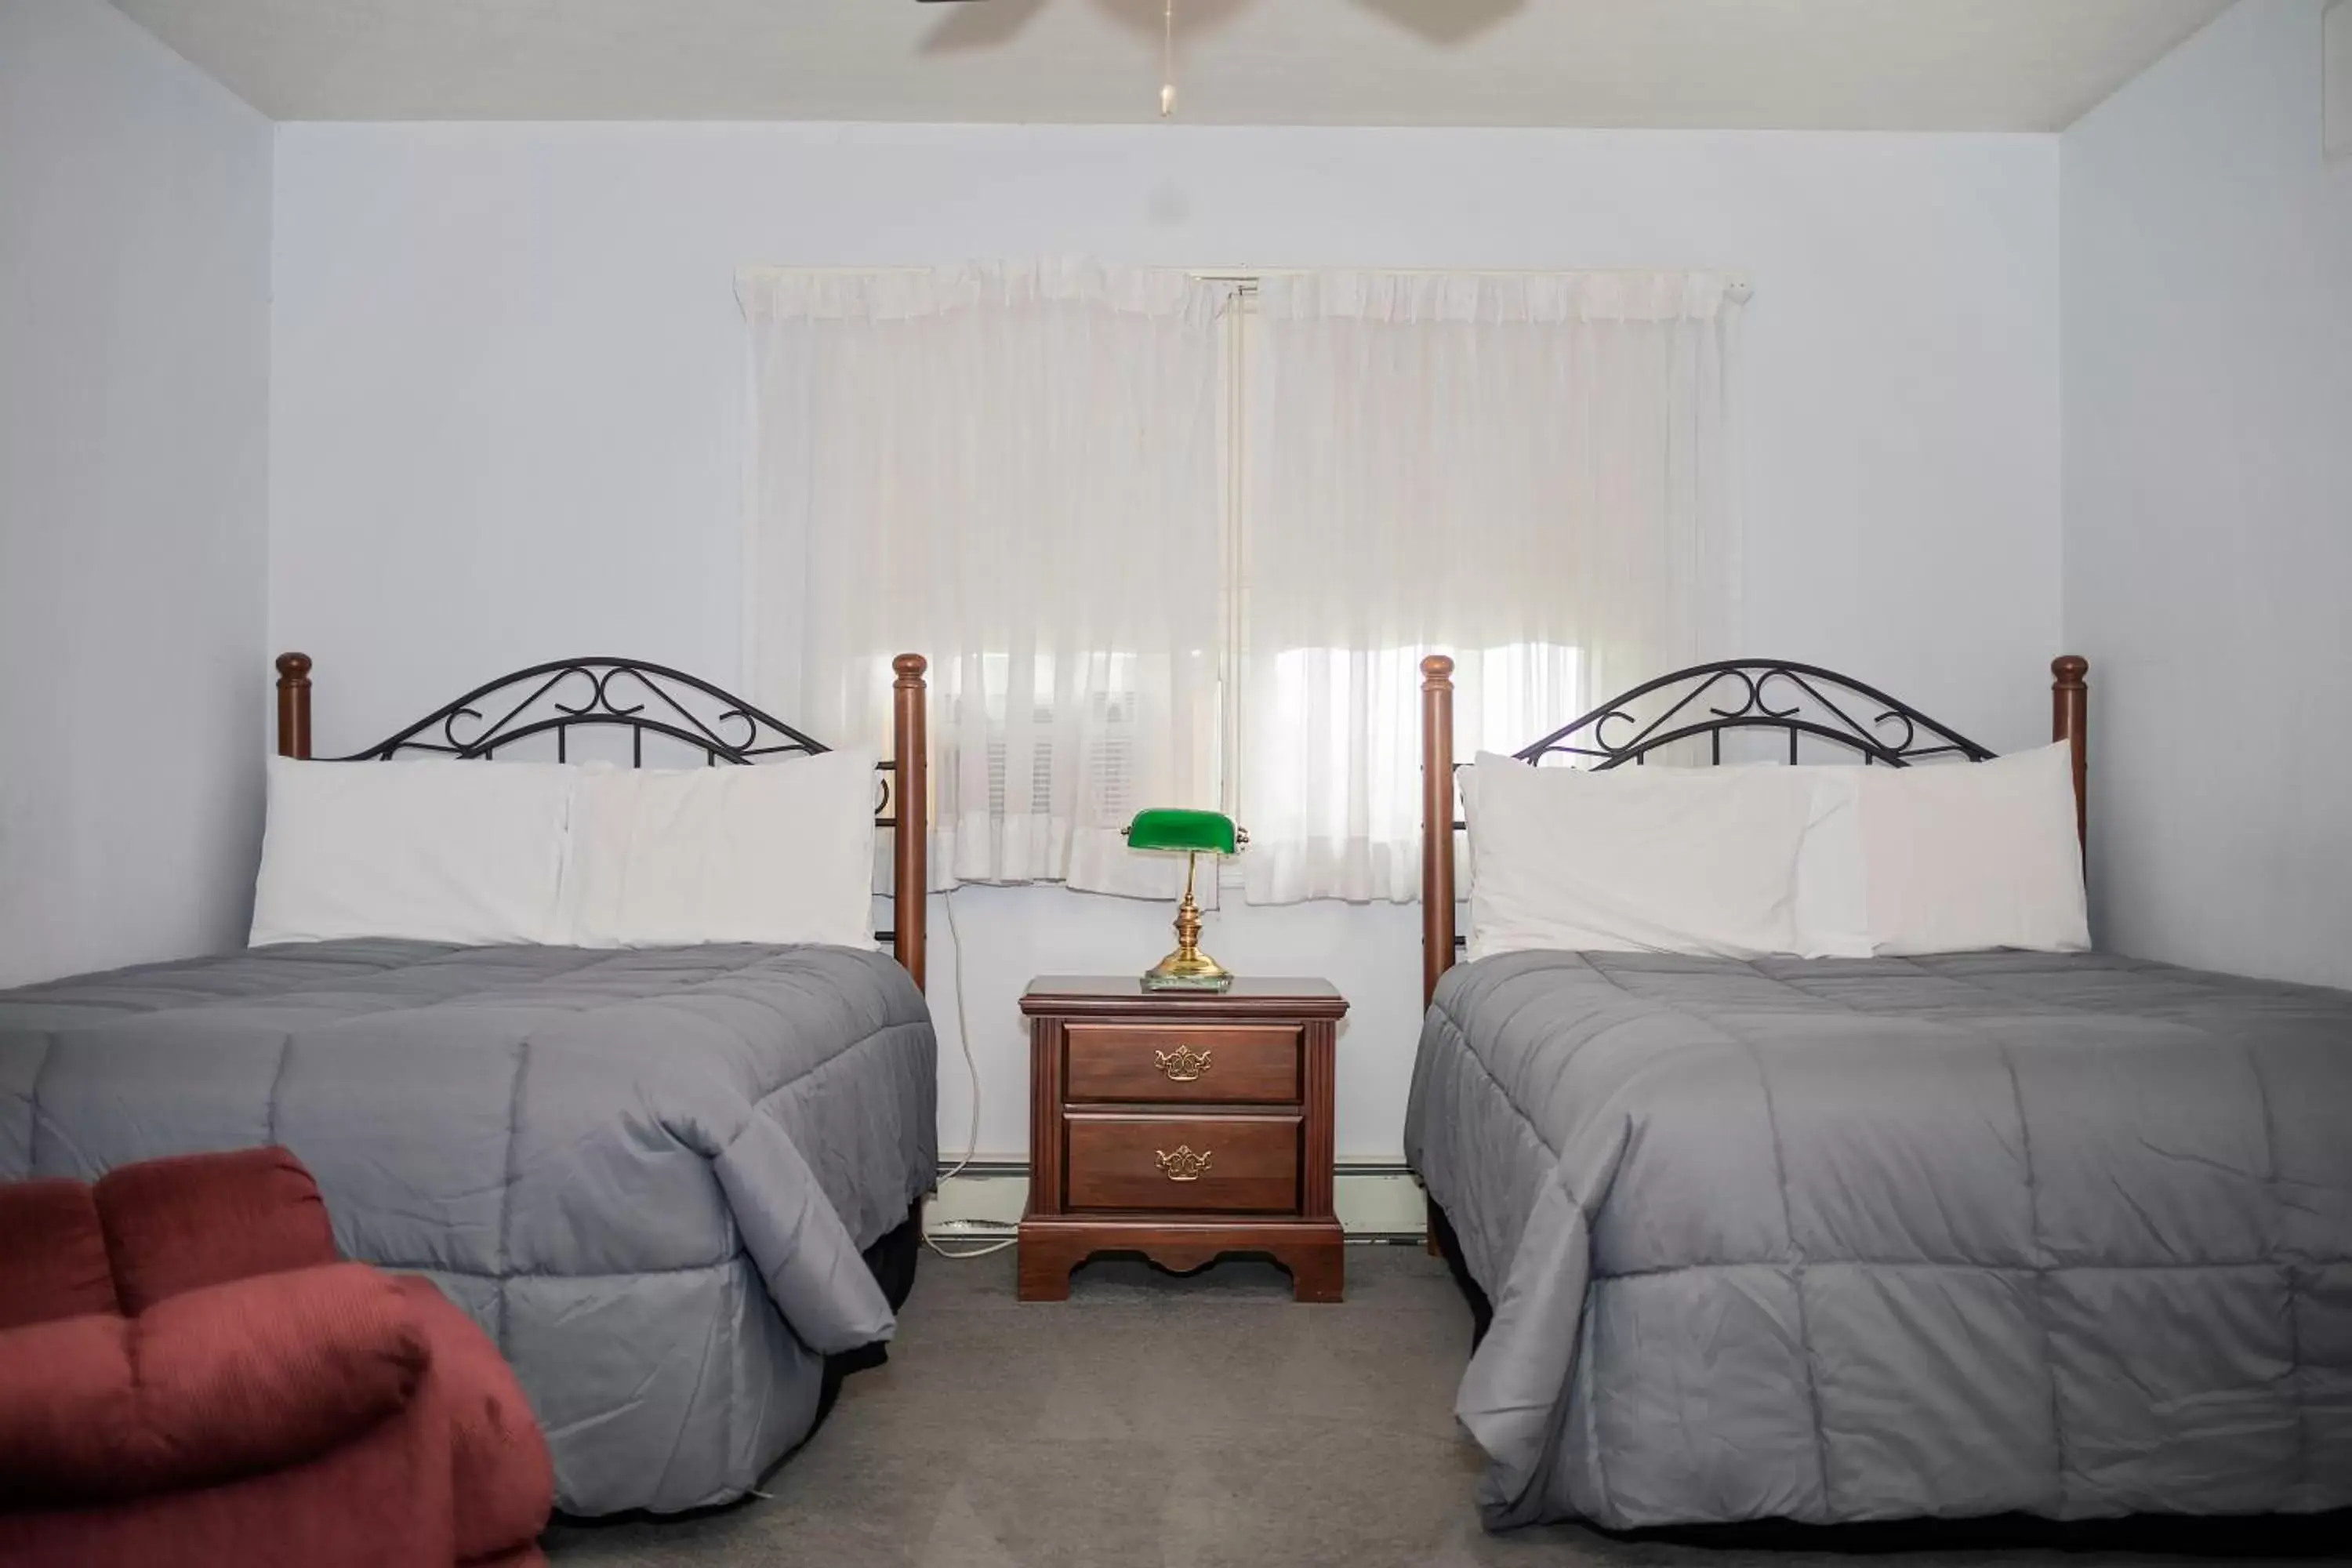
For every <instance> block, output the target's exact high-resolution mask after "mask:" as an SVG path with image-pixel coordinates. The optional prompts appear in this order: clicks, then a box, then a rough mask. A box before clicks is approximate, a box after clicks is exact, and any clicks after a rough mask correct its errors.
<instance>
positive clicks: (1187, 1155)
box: [1152, 1143, 1216, 1182]
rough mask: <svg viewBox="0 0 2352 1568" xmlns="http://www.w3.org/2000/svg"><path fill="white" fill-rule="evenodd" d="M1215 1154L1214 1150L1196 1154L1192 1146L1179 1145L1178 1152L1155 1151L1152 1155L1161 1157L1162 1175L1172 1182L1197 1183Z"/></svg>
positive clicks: (1205, 1150) (1187, 1144)
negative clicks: (1210, 1158) (1210, 1157)
mask: <svg viewBox="0 0 2352 1568" xmlns="http://www.w3.org/2000/svg"><path fill="white" fill-rule="evenodd" d="M1214 1152H1216V1151H1214V1150H1213V1149H1203V1150H1202V1151H1201V1152H1199V1153H1197V1154H1195V1153H1193V1152H1192V1145H1191V1144H1189V1143H1179V1144H1177V1145H1176V1152H1174V1153H1172V1154H1171V1153H1170V1152H1168V1151H1167V1150H1165V1149H1154V1150H1153V1151H1152V1153H1154V1154H1155V1155H1157V1156H1158V1157H1159V1160H1160V1174H1161V1175H1163V1176H1166V1177H1167V1178H1168V1179H1169V1180H1170V1181H1171V1182H1197V1181H1199V1180H1200V1179H1201V1177H1202V1174H1203V1173H1206V1172H1207V1170H1208V1168H1209V1156H1210V1155H1211V1154H1213V1153H1214Z"/></svg>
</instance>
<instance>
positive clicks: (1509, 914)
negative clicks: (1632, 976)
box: [1464, 752, 1812, 959]
mask: <svg viewBox="0 0 2352 1568" xmlns="http://www.w3.org/2000/svg"><path fill="white" fill-rule="evenodd" d="M1464 803H1465V810H1466V812H1467V815H1468V817H1469V822H1470V862H1471V888H1470V949H1469V955H1470V956H1471V957H1472V958H1474V959H1476V958H1484V957H1486V956H1487V955H1489V954H1491V953H1497V952H1521V951H1524V950H1528V949H1566V950H1572V951H1588V952H1689V953H1707V954H1713V955H1716V956H1718V957H1724V958H1755V957H1759V956H1761V955H1762V954H1765V953H1771V952H1794V951H1796V946H1797V931H1796V921H1795V917H1794V905H1795V894H1796V868H1797V852H1798V847H1799V845H1800V843H1801V840H1802V838H1803V835H1804V831H1805V824H1806V821H1807V819H1808V817H1809V816H1810V815H1811V809H1812V788H1811V784H1810V782H1809V781H1807V780H1804V779H1801V778H1798V777H1795V776H1793V774H1792V773H1791V770H1789V769H1786V768H1672V767H1656V768H1643V767H1633V766H1627V767H1622V768H1614V769H1611V770H1610V771H1608V772H1606V773H1593V772H1588V771H1585V770H1583V769H1577V768H1534V767H1529V766H1528V765H1527V764H1526V763H1520V762H1517V761H1516V760H1514V759H1512V758H1509V757H1502V756H1496V755H1494V754H1493V753H1491V752H1481V753H1479V756H1478V760H1477V763H1476V765H1475V767H1474V768H1472V769H1471V770H1470V773H1469V774H1468V775H1467V777H1466V779H1465V786H1464Z"/></svg>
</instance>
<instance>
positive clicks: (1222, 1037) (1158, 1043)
mask: <svg viewBox="0 0 2352 1568" xmlns="http://www.w3.org/2000/svg"><path fill="white" fill-rule="evenodd" d="M1065 1029H1066V1035H1067V1037H1068V1041H1069V1047H1068V1062H1069V1067H1068V1073H1069V1088H1068V1090H1067V1093H1068V1098H1069V1099H1070V1100H1074V1101H1077V1100H1125V1101H1142V1102H1145V1103H1154V1102H1162V1101H1164V1102H1170V1103H1182V1102H1185V1101H1203V1100H1213V1101H1217V1102H1219V1103H1221V1104H1229V1105H1284V1104H1296V1103H1297V1101H1298V1097H1299V1088H1298V1058H1299V1042H1300V1040H1301V1038H1302V1032H1301V1031H1300V1030H1299V1029H1297V1028H1296V1027H1294V1026H1281V1025H1219V1026H1212V1025H1185V1024H1159V1025H1149V1024H1070V1025H1067V1026H1065Z"/></svg>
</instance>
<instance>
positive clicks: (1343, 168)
mask: <svg viewBox="0 0 2352 1568" xmlns="http://www.w3.org/2000/svg"><path fill="white" fill-rule="evenodd" d="M2057 224H2058V163H2057V142H2056V140H2055V139H2054V138H2051V137H1974V136H1935V137H1922V136H1897V135H1827V134H1822V135H1811V134H1781V135H1771V134H1715V133H1691V134H1681V133H1613V132H1612V133H1573V132H1426V131H1420V132H1412V131H1396V132H1391V131H1313V130H1278V131H1277V130H1222V129H1221V130H1208V129H1194V128H1185V127H1142V128H1092V129H1089V128H1070V127H1055V128H1013V127H1003V128H968V127H936V126H935V127H923V128H906V127H885V126H861V127H855V128H849V127H829V126H786V125H779V126H593V127H592V126H469V125H407V126H331V125H289V126H285V127H282V128H281V129H280V132H279V139H278V184H277V241H276V258H277V289H278V294H277V304H276V312H275V316H274V325H275V331H276V335H275V342H274V353H273V360H272V368H273V377H272V384H271V407H272V460H271V468H270V479H271V486H270V489H271V495H270V500H271V504H270V518H271V552H270V619H271V636H272V638H273V641H274V643H275V644H276V646H278V647H303V648H305V649H307V650H308V651H309V652H310V653H312V654H313V655H315V656H317V658H318V659H319V671H318V683H319V684H318V705H319V706H318V715H317V729H318V735H319V739H320V744H321V745H322V746H356V745H359V744H362V743H364V742H367V741H369V740H373V739H374V738H376V737H377V735H378V734H379V733H381V732H383V731H390V730H391V729H393V728H394V727H395V726H396V725H398V724H400V723H402V722H404V721H407V720H409V719H410V718H413V717H415V715H416V714H418V713H421V712H423V711H425V710H426V709H427V708H429V707H430V706H432V705H434V704H435V703H437V702H439V701H441V700H446V698H447V697H449V696H451V695H454V694H455V693H456V692H457V691H458V690H460V689H463V688H464V687H465V686H466V685H467V684H468V683H470V682H472V681H475V680H478V679H482V678H484V677H486V676H488V675H490V674H494V673H496V672H498V671H499V670H502V669H505V668H511V667H513V666H517V665H520V664H522V663H524V662H526V661H529V660H533V659H538V658H549V657H555V656H561V655H563V654H570V653H581V652H614V651H618V652H625V653H628V654H633V655H637V656H641V657H645V658H656V659H662V660H666V661H669V662H673V663H676V664H677V665H680V666H682V667H684V668H689V669H693V670H696V671H698V672H702V673H706V674H708V675H709V676H710V677H712V678H713V679H718V680H719V681H720V682H722V683H725V682H728V681H731V680H732V679H735V677H736V675H737V673H738V671H739V669H740V646H741V630H742V627H741V623H740V602H739V598H738V589H737V580H738V578H737V569H736V568H737V557H738V550H739V542H740V500H741V483H740V479H741V464H742V459H743V453H742V450H741V446H742V431H743V427H744V404H743V363H744V348H743V345H744V331H743V327H742V324H741V321H740V319H739V316H738V314H737V311H736V308H735V303H734V299H733V293H732V275H733V272H734V269H735V268H736V267H737V266H738V265H739V264H740V263H742V262H746V261H761V262H772V263H784V264H800V265H861V264H907V263H923V262H935V261H944V260H953V259H959V258H968V257H1003V256H1031V255H1037V254H1045V253H1059V252H1072V251H1077V252H1089V253H1093V254H1097V255H1101V256H1106V257H1110V258H1119V259H1126V260H1136V261H1143V262H1150V263H1157V264H1163V265H1194V266H1199V265H1244V264H1248V265H1261V266H1284V265H1291V266H1297V265H1314V264H1330V265H1361V266H1402V267H1449V266H1454V267H1471V268H1572V267H1620V266H1626V267H1684V266H1690V267H1699V266H1711V267H1727V268H1739V269H1743V270H1745V271H1746V272H1748V274H1749V276H1750V278H1751V279H1752V280H1753V282H1754V284H1755V289H1756V298H1755V300H1754V302H1753V304H1752V305H1751V306H1750V307H1749V310H1748V339H1747V349H1748V369H1749V374H1748V386H1747V410H1748V426H1747V439H1746V449H1747V461H1746V483H1745V487H1744V488H1745V495H1746V500H1747V511H1748V541H1749V542H1748V552H1747V558H1746V584H1747V596H1748V612H1747V614H1748V627H1747V642H1748V646H1749V647H1751V648H1752V649H1753V650H1755V651H1757V652H1759V653H1766V654H1770V655H1774V656H1779V657H1787V658H1811V659H1817V660H1821V661H1822V662H1825V663H1829V664H1832V665H1834V666H1841V667H1845V668H1850V669H1851V670H1852V671H1853V672H1854V673H1856V674H1858V675H1860V676H1862V677H1864V679H1872V680H1874V681H1876V682H1878V683H1881V684H1883V685H1885V687H1887V688H1889V689H1892V690H1894V691H1895V692H1896V693H1898V694H1900V695H1902V696H1904V697H1906V698H1907V699H1909V700H1913V701H1915V702H1916V703H1917V704H1918V705H1920V706H1921V707H1923V708H1925V709H1926V710H1927V711H1929V712H1931V713H1934V714H1936V715H1937V716H1938V717H1940V718H1943V719H1945V720H1946V721H1948V722H1950V723H1953V724H1955V725H1957V726H1958V727H1959V728H1960V729H1961V730H1962V731H1966V732H1969V733H1970V734H1972V735H1975V736H1976V737H1977V738H1978V739H1979V740H1981V741H1983V742H1986V743H1987V744H1990V745H1993V746H1996V747H2007V746H2010V745H2013V744H2018V743H2023V742H2035V741H2038V740H2042V739H2044V738H2046V736H2047V726H2048V717H2047V715H2048V697H2047V689H2048V679H2049V678H2048V673H2047V666H2048V662H2049V659H2050V658H2051V657H2052V656H2053V655H2054V654H2056V653H2058V652H2060V651H2062V650H2061V649H2060V647H2059V646H2058V640H2059V639H2058V630H2059V591H2058V586H2057V563H2058V531H2059V524H2058V507H2059V452H2058V438H2059V378H2058V352H2057V344H2058V273H2057V268H2058V227H2057ZM1563 717H1565V715H1563ZM957 912H958V919H959V921H961V924H962V925H963V927H964V929H965V931H966V934H967V936H968V937H969V939H970V941H971V953H970V962H969V963H967V965H966V985H967V987H968V991H969V1000H970V1002H971V1009H972V1015H973V1031H972V1040H973V1047H974V1049H975V1050H976V1051H977V1052H978V1053H979V1055H980V1058H981V1063H982V1071H983V1073H984V1075H985V1079H986V1081H987V1084H988V1090H987V1093H986V1095H985V1096H984V1110H985V1115H984V1118H983V1122H982V1134H981V1140H980V1142H981V1147H982V1150H983V1151H984V1152H996V1153H1018V1152H1021V1151H1022V1150H1023V1149H1024V1143H1025V1136H1026V1133H1025V1128H1024V1099H1025V1096H1024V1090H1023V1088H1022V1085H1023V1084H1024V1081H1025V1074H1026V1054H1025V1047H1024V1043H1023V1037H1022V1035H1021V1031H1020V1027H1019V1020H1018V1017H1017V1015H1016V1014H1015V1012H1014V1010H1013V996H1014V994H1016V993H1017V991H1018V989H1019V987H1020V985H1021V984H1022V983H1023V982H1024V981H1025V979H1026V978H1027V977H1028V976H1029V975H1030V974H1032V973H1038V972H1041V971H1043V972H1064V973H1067V972H1070V971H1074V970H1076V971H1083V970H1098V971H1099V970H1110V971H1119V970H1126V969H1131V968H1137V967H1139V966H1141V965H1142V964H1143V963H1147V962H1149V961H1150V960H1151V959H1152V958H1155V957H1157V956H1158V954H1159V952H1160V951H1161V949H1162V948H1163V947H1164V946H1165V944H1166V922H1167V918H1168V911H1167V910H1165V909H1164V908H1163V907H1159V906H1152V905H1145V904H1122V903H1119V902H1118V901H1116V900H1097V899H1083V898H1080V897H1078V896H1076V895H1069V894H1064V893H1061V892H1058V891H1055V890H1048V889H1032V890H991V889H973V890H971V891H970V892H967V893H963V894H959V895H958V911H957ZM933 929H934V931H937V932H938V933H939V939H940V947H939V951H938V956H937V960H936V962H935V963H934V966H933V975H934V979H933V983H932V991H933V1003H934V1006H935V1008H937V1010H938V1011H939V1013H940V1018H941V1024H942V1029H943V1032H945V1033H947V1034H948V1036H949V1037H950V1038H951V1037H952V1025H953V1015H954V1012H955V1009H954V1007H953V1005H952V1001H951V974H952V969H951V966H950V964H949V963H947V962H946V960H947V955H948V950H949V944H948V941H947V926H946V922H945V921H944V919H943V918H941V916H940V914H939V913H938V912H937V911H935V913H934V917H933ZM1417 931H1418V926H1417V920H1416V915H1415V911H1414V910H1411V909H1404V908H1375V909H1369V910H1350V909H1348V908H1345V907H1335V906H1321V907H1311V908H1307V909H1291V910H1245V909H1232V908H1229V909H1228V910H1227V911H1226V912H1224V913H1222V914H1219V915H1216V916H1213V917H1212V920H1211V924H1210V934H1209V946H1210V948H1211V951H1213V952H1216V953H1217V954H1218V956H1220V957H1221V958H1223V959H1224V960H1225V961H1226V962H1227V963H1233V964H1235V965H1237V966H1239V967H1242V968H1244V969H1247V970H1252V971H1255V972H1257V973H1281V972H1293V973H1296V972H1300V971H1307V972H1322V973H1328V974H1330V975H1331V976H1332V978H1334V979H1335V980H1337V981H1338V982H1339V984H1341V985H1343V986H1344V987H1345V988H1346V989H1347V991H1348V994H1349V996H1350V997H1351V999H1352V1000H1353V1001H1354V1003H1355V1006H1356V1013H1355V1016H1354V1017H1353V1019H1352V1021H1351V1023H1350V1025H1349V1027H1348V1028H1347V1030H1346V1032H1345V1033H1344V1034H1343V1036H1342V1038H1341V1053H1342V1058H1343V1061H1342V1070H1341V1072H1340V1078H1339V1085H1340V1088H1339V1095H1340V1106H1339V1147H1340V1152H1341V1153H1342V1155H1343V1156H1348V1155H1353V1156H1365V1157H1379V1156H1393V1155H1394V1154H1395V1152H1396V1151H1397V1148H1398V1143H1399V1130H1400V1125H1401V1122H1402V1110H1403V1101H1404V1089H1405V1083H1406V1079H1407V1075H1408V1074H1409V1072H1410V1068H1411V1062H1412V1045H1413V1041H1414V1038H1415V1036H1416V1033H1417V1026H1418V1014H1419V973H1420V960H1419V949H1418V936H1417ZM941 1085H942V1095H941V1100H942V1108H941V1127H942V1130H943V1132H944V1134H945V1141H946V1142H947V1143H948V1144H949V1145H950V1146H951V1147H954V1148H961V1142H962V1139H963V1135H964V1116H965V1111H966V1108H967V1105H968V1103H969V1102H968V1100H967V1097H966V1093H965V1089H964V1087H963V1081H962V1077H961V1068H960V1067H959V1065H958V1064H956V1063H955V1062H954V1061H953V1060H952V1059H950V1060H949V1061H947V1062H945V1063H943V1064H942V1073H941Z"/></svg>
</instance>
